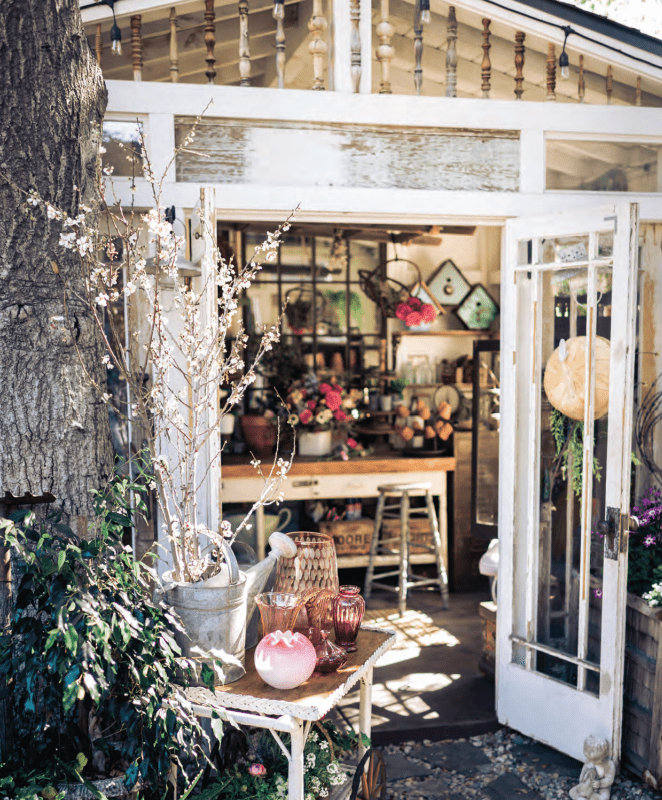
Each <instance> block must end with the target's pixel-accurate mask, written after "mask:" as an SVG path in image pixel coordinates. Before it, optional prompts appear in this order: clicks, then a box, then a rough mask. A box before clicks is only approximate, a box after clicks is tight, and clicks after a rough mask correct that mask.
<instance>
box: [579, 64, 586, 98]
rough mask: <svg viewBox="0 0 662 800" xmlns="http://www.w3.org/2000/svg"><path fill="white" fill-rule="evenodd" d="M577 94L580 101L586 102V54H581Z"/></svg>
mask: <svg viewBox="0 0 662 800" xmlns="http://www.w3.org/2000/svg"><path fill="white" fill-rule="evenodd" d="M577 94H578V96H579V102H580V103H583V102H584V97H585V95H586V83H585V82H584V56H579V81H578V82H577Z"/></svg>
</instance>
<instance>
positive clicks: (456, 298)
mask: <svg viewBox="0 0 662 800" xmlns="http://www.w3.org/2000/svg"><path fill="white" fill-rule="evenodd" d="M428 287H429V291H430V293H431V294H432V295H434V297H435V299H436V300H437V302H438V303H439V305H441V306H458V305H459V304H460V303H461V302H462V301H463V300H464V298H465V297H466V296H467V295H468V294H469V291H470V290H471V284H470V283H469V281H468V280H467V279H466V278H465V277H464V275H463V274H462V273H461V272H460V270H459V269H458V268H457V267H456V266H455V264H454V263H453V262H452V261H451V260H450V258H448V259H446V261H444V262H442V264H441V265H440V266H439V269H438V270H437V271H436V272H435V273H434V275H433V276H432V277H431V278H430V280H429V281H428Z"/></svg>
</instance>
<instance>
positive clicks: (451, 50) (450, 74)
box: [446, 6, 457, 97]
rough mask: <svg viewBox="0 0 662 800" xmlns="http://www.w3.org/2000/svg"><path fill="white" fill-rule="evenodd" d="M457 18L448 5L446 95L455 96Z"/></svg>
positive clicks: (453, 9) (451, 7)
mask: <svg viewBox="0 0 662 800" xmlns="http://www.w3.org/2000/svg"><path fill="white" fill-rule="evenodd" d="M456 42H457V19H456V18H455V6H449V7H448V27H447V28H446V97H457V49H456Z"/></svg>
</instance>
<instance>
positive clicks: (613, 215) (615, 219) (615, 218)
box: [605, 214, 618, 233]
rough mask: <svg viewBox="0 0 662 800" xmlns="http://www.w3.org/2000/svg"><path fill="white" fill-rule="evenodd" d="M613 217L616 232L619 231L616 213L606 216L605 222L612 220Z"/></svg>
mask: <svg viewBox="0 0 662 800" xmlns="http://www.w3.org/2000/svg"><path fill="white" fill-rule="evenodd" d="M612 219H613V220H614V233H618V217H617V216H616V214H612V216H611V217H605V222H610V221H611V220H612Z"/></svg>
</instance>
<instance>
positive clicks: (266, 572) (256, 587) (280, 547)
mask: <svg viewBox="0 0 662 800" xmlns="http://www.w3.org/2000/svg"><path fill="white" fill-rule="evenodd" d="M269 545H270V546H271V552H270V553H269V555H268V556H267V557H266V558H264V559H262V561H260V562H259V563H258V564H255V565H254V566H252V567H250V568H249V569H245V570H242V571H243V573H244V575H246V582H247V586H248V597H247V600H248V609H247V614H246V619H249V620H250V618H251V617H252V615H253V613H254V611H255V597H256V595H258V594H260V592H261V591H262V590H263V589H264V586H265V584H266V582H267V580H268V579H269V576H270V575H271V571H272V570H273V568H274V566H275V565H276V562H277V561H278V559H279V558H281V557H283V558H294V556H295V555H296V554H297V546H296V544H294V542H293V541H292V539H290V537H289V536H286V535H285V534H284V533H279V532H278V531H276V533H272V534H271V536H270V537H269Z"/></svg>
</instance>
